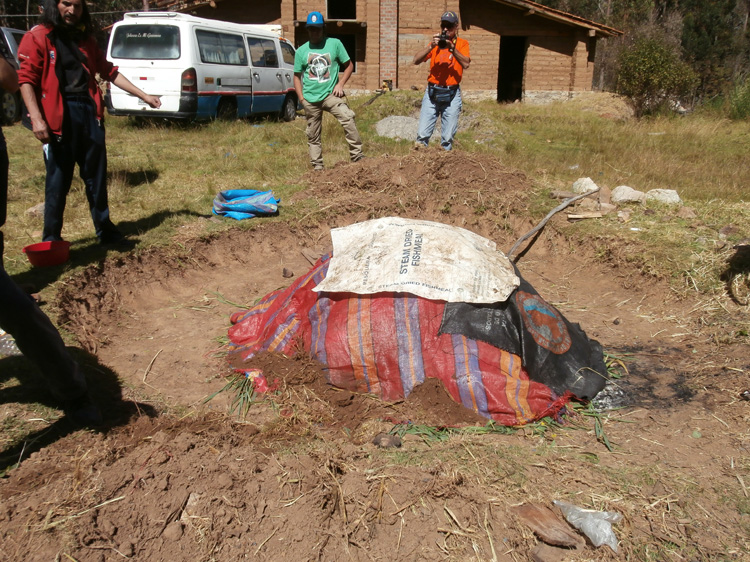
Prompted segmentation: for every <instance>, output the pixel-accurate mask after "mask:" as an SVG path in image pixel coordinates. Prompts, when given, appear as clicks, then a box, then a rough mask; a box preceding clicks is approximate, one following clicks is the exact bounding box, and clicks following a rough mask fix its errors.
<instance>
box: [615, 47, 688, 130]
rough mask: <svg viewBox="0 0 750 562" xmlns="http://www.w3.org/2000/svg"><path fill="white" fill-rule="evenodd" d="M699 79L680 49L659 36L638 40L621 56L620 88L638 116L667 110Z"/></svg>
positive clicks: (620, 91)
mask: <svg viewBox="0 0 750 562" xmlns="http://www.w3.org/2000/svg"><path fill="white" fill-rule="evenodd" d="M696 82H697V77H696V75H695V72H693V70H692V69H691V68H690V66H689V65H688V64H687V63H685V62H684V61H682V60H681V59H680V56H679V53H678V52H677V49H676V48H675V47H672V46H670V45H669V44H668V43H667V42H665V41H662V40H660V39H658V38H653V37H646V38H641V39H638V40H637V41H636V42H635V43H634V44H633V46H632V47H630V48H627V49H624V50H623V51H622V54H621V55H620V60H619V72H618V76H617V91H618V93H620V94H622V95H624V96H627V97H628V98H629V99H630V102H631V103H632V105H633V109H634V111H635V114H636V116H637V117H641V116H643V115H645V114H647V113H655V112H657V111H659V110H662V109H664V108H665V107H666V106H668V104H669V102H670V101H672V100H677V99H679V98H680V97H681V96H684V95H685V94H687V93H688V92H689V91H690V89H691V88H693V87H694V86H695V84H696Z"/></svg>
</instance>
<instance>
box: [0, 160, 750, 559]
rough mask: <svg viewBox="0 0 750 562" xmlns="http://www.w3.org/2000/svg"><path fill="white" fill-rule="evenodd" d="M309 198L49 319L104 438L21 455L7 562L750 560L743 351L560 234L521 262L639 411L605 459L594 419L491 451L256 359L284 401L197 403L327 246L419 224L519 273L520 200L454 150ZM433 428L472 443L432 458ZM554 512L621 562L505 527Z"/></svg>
mask: <svg viewBox="0 0 750 562" xmlns="http://www.w3.org/2000/svg"><path fill="white" fill-rule="evenodd" d="M304 179H305V180H306V181H307V183H308V188H307V189H306V190H305V191H304V192H302V193H300V194H298V196H297V197H295V198H294V199H293V200H292V201H289V202H285V205H286V206H287V207H291V208H293V209H298V210H299V212H298V216H300V217H301V218H300V219H298V220H294V221H289V220H286V221H282V220H279V219H255V220H256V224H255V225H254V228H250V229H235V230H232V231H231V232H230V233H228V234H224V235H221V236H217V237H213V238H206V237H202V236H201V231H202V227H201V225H200V224H198V225H195V226H192V227H188V228H185V229H184V230H185V232H183V233H180V235H179V236H178V237H177V239H175V241H174V244H173V245H171V246H170V247H168V248H157V249H149V250H145V251H140V252H138V253H135V254H132V255H127V256H125V257H121V258H119V259H116V260H109V261H107V262H105V263H103V264H101V265H97V266H91V267H89V268H88V269H87V270H86V271H85V272H83V273H82V274H79V275H77V276H76V277H74V278H71V279H69V280H68V281H67V282H66V283H65V284H64V286H63V287H62V289H61V291H60V292H59V295H58V297H59V299H58V300H59V302H58V305H59V307H60V316H59V318H60V321H61V322H63V323H64V324H65V325H66V327H67V328H68V329H69V330H71V331H72V332H73V333H74V334H75V336H76V337H77V339H78V342H79V349H78V350H77V352H76V353H77V356H78V357H79V358H80V360H81V362H82V363H83V364H84V365H86V367H87V369H88V371H89V373H88V374H89V379H90V381H91V385H92V388H94V389H95V392H96V394H97V399H98V400H99V401H100V403H101V404H102V407H103V409H104V411H105V414H106V415H107V420H108V421H107V425H106V426H105V427H104V428H103V429H101V430H98V431H87V430H77V431H76V430H74V429H73V428H70V427H68V426H66V425H65V423H66V422H65V420H58V421H56V422H54V423H53V424H51V425H49V426H48V425H44V424H42V426H41V427H40V429H39V431H38V432H37V434H36V435H37V437H38V438H37V441H36V442H31V440H30V441H29V443H28V449H27V450H21V451H15V453H16V454H17V456H18V457H21V458H22V459H23V460H22V462H21V463H20V465H19V466H18V467H17V468H15V469H13V470H12V471H10V473H9V476H8V477H7V478H5V479H3V480H1V481H0V498H1V501H0V555H1V557H2V558H3V559H5V560H25V561H32V560H77V561H81V562H84V561H104V560H106V561H110V560H112V561H114V560H122V559H133V560H148V561H158V560H165V561H172V562H180V561H188V560H190V561H195V560H206V561H208V560H222V561H233V560H243V559H258V560H469V559H476V560H502V561H505V560H508V561H510V560H516V561H520V560H532V559H535V560H547V561H552V560H619V559H623V560H625V559H627V560H671V559H674V560H696V561H697V560H749V559H750V540H749V539H748V536H749V534H750V500H748V492H749V490H748V487H749V486H750V433H749V432H748V422H750V402H747V401H744V400H742V398H741V392H742V391H744V390H747V389H748V387H749V386H750V384H749V383H748V379H747V372H748V370H750V358H748V356H747V349H746V347H743V346H740V345H718V344H717V343H715V338H713V337H708V336H707V335H706V333H704V332H703V324H702V314H703V309H702V303H700V302H698V301H695V302H690V301H687V300H678V299H677V297H676V296H675V294H674V293H673V292H672V291H671V290H670V289H669V287H668V286H667V284H666V283H661V282H658V281H654V280H652V279H646V278H643V277H640V276H639V275H638V274H637V273H636V272H633V271H631V270H629V269H628V268H627V266H626V265H625V264H621V263H617V260H616V259H610V262H609V263H606V264H605V263H602V262H601V261H599V260H597V259H595V257H594V256H593V255H592V254H593V253H592V252H591V251H588V250H587V246H586V244H585V243H582V242H581V241H580V240H571V239H569V238H567V237H566V236H564V235H563V234H562V231H563V230H564V229H565V225H564V220H565V219H564V217H562V216H556V217H555V218H554V219H553V220H552V221H551V223H550V224H549V225H548V226H547V227H546V228H545V230H544V231H543V233H542V234H541V235H540V236H538V237H537V238H536V239H535V240H534V241H533V243H532V244H531V246H530V248H529V249H528V250H524V251H523V252H522V253H521V256H520V259H519V260H518V262H517V263H518V266H519V268H520V270H521V272H522V274H523V275H524V276H525V277H526V278H527V279H528V280H529V281H530V282H531V283H532V284H533V285H534V287H535V288H536V289H537V290H538V291H539V293H540V294H542V295H543V296H544V297H545V298H546V299H547V300H548V301H550V302H552V303H553V304H555V305H556V306H557V307H558V308H559V309H560V310H561V311H562V312H563V314H565V315H566V316H567V317H568V318H569V319H570V320H572V321H574V322H579V323H580V324H581V326H582V327H583V328H584V330H586V332H587V333H588V335H589V336H590V337H592V338H595V339H598V340H599V341H600V342H601V343H602V344H603V346H604V348H605V349H606V350H607V351H608V352H610V353H612V354H614V355H617V356H619V357H622V358H624V359H625V363H626V365H627V369H628V373H627V374H626V375H625V376H624V377H623V378H622V379H620V380H619V381H618V388H619V390H620V392H621V393H622V395H624V396H625V397H626V401H627V406H626V407H625V408H624V409H622V410H620V411H618V412H617V413H616V414H614V415H613V416H612V417H613V418H614V419H613V420H610V421H606V420H605V425H604V431H605V434H606V439H607V440H608V441H609V442H610V443H611V445H612V447H613V451H612V452H609V451H608V450H607V448H606V447H605V446H604V445H603V444H602V442H601V440H598V439H597V435H596V432H595V427H594V421H593V418H589V417H585V416H582V415H577V414H574V413H573V412H571V413H570V415H568V416H566V418H565V419H564V421H563V423H564V427H562V428H559V427H552V428H550V429H548V430H547V431H544V432H540V431H538V430H540V429H542V428H541V427H538V426H537V427H535V428H526V429H522V430H518V431H514V432H511V433H508V434H501V433H483V432H481V431H478V430H476V429H477V428H481V427H482V426H483V425H484V423H485V420H484V419H482V418H479V417H478V416H476V415H475V414H474V413H473V412H471V411H469V410H466V409H464V408H462V407H461V406H459V405H457V404H455V403H453V402H452V401H451V400H450V398H449V397H448V396H447V394H446V393H445V391H444V390H443V389H442V387H440V386H439V384H437V385H436V384H435V381H434V379H430V381H431V382H430V384H425V385H423V387H420V388H419V389H418V390H417V391H415V392H414V393H413V394H412V395H411V396H410V397H409V398H408V399H407V400H405V401H404V402H401V403H397V404H384V403H382V402H380V401H378V400H375V399H373V398H372V397H368V396H363V395H356V394H352V393H350V392H346V391H342V390H338V389H334V388H331V387H329V386H327V385H326V384H325V381H324V379H323V374H322V372H321V371H320V368H319V366H318V365H316V364H315V363H314V362H313V361H311V360H310V359H308V358H305V357H303V356H299V357H296V358H286V357H282V356H276V355H269V356H263V357H258V358H257V360H256V361H257V362H256V363H254V366H257V368H260V369H263V370H264V372H265V373H266V376H267V378H268V379H269V381H271V380H275V381H276V382H277V384H278V393H277V394H276V395H275V396H276V397H275V398H274V402H273V405H272V406H269V405H268V403H260V404H255V405H253V406H252V407H251V408H250V410H249V413H248V415H247V416H246V417H241V416H240V417H238V416H236V415H228V413H227V410H228V406H229V399H230V398H231V397H230V396H229V395H228V394H227V393H220V394H219V395H218V396H217V397H216V398H214V399H213V400H211V401H209V402H207V403H206V402H205V398H206V397H207V396H209V395H211V394H212V393H214V392H216V391H217V390H219V389H220V388H221V387H222V386H223V385H224V384H225V377H226V376H227V375H229V374H230V373H231V368H230V366H229V365H227V364H226V361H225V359H224V358H223V355H222V346H223V344H224V342H225V341H226V332H227V329H228V328H229V320H228V319H229V316H230V314H231V313H233V312H235V311H237V310H238V309H239V308H241V307H242V306H247V305H250V304H252V303H253V302H255V301H256V300H257V299H258V298H260V297H262V296H263V295H265V294H266V293H268V292H270V291H272V290H274V289H277V288H280V287H285V286H287V285H288V284H289V283H290V282H291V280H292V279H293V278H294V277H296V276H298V275H301V274H303V273H304V272H306V271H307V270H308V269H309V267H310V266H311V263H312V262H314V261H315V259H316V258H317V257H318V256H320V255H321V254H322V253H324V252H325V251H327V249H328V247H329V244H330V238H329V236H328V233H329V231H330V229H331V228H334V227H338V226H343V225H347V224H352V223H354V222H357V221H362V220H367V219H370V218H375V217H381V216H394V215H395V216H403V217H414V218H420V219H425V220H435V221H440V222H444V223H448V224H454V225H458V226H461V227H464V228H467V229H470V230H472V231H474V232H477V233H478V234H481V235H483V236H485V237H487V238H490V239H492V240H494V241H495V242H497V244H498V247H499V248H500V249H503V250H506V251H507V250H508V249H510V247H511V246H512V245H513V243H514V242H515V241H516V240H517V239H518V238H519V237H520V236H521V235H523V234H524V233H526V232H527V231H528V230H530V228H531V227H532V226H533V222H532V221H531V220H530V218H529V213H528V201H529V195H530V193H531V189H532V184H531V182H530V181H529V179H528V178H527V177H525V176H524V175H523V174H520V173H517V172H514V171H512V170H507V169H505V168H503V166H502V164H501V163H500V162H498V161H497V160H494V159H492V158H489V157H483V156H479V155H470V154H466V153H462V152H460V151H454V152H451V153H443V152H442V151H438V150H424V151H419V152H414V153H411V154H410V155H408V156H406V157H401V158H398V157H388V156H386V157H382V158H371V159H367V160H364V161H362V162H359V163H357V164H353V165H343V164H342V165H339V166H337V167H334V168H332V169H330V170H327V171H325V172H319V173H312V172H311V173H310V174H309V175H308V176H306V177H305V178H304ZM556 204H557V203H556V202H553V201H551V203H550V208H551V207H553V206H554V205H556ZM284 214H285V213H284V211H283V210H282V217H283V215H284ZM205 220H212V219H209V218H206V219H205ZM610 255H611V256H616V255H617V252H616V248H612V252H611V253H610ZM74 259H75V258H74ZM722 306H724V307H725V308H727V311H728V312H731V313H732V314H747V311H746V310H744V309H741V308H739V307H737V306H735V305H733V304H732V303H731V301H726V302H723V303H722ZM715 331H716V328H715V327H712V328H711V332H710V333H711V334H712V335H713V334H715ZM397 423H410V424H411V427H412V428H413V429H414V430H413V431H412V432H409V433H407V434H406V435H404V436H403V442H402V444H401V446H400V447H396V448H381V447H379V446H377V445H375V444H373V442H372V441H373V438H375V437H376V435H378V434H380V433H382V432H388V431H389V430H391V429H392V428H393V427H394V425H395V424H397ZM425 426H430V427H441V428H457V427H464V428H466V427H469V428H471V427H474V428H475V431H469V430H464V431H462V432H456V433H453V434H452V435H450V436H449V438H444V439H430V438H428V437H429V436H428V435H426V434H425V433H424V431H427V430H425V429H424V428H425ZM420 431H423V433H421V434H420V433H419V432H420ZM30 451H32V454H30V455H29V452H30ZM6 453H8V452H7V451H6ZM4 455H5V456H7V454H5V453H4ZM553 499H567V500H568V501H571V502H572V503H576V504H578V505H581V506H594V507H596V508H597V509H602V510H604V509H606V510H611V511H617V512H619V513H622V514H623V516H624V520H623V521H622V522H621V523H619V524H617V525H616V526H615V531H616V534H617V536H618V538H619V540H620V548H619V552H618V553H617V554H615V553H613V552H612V551H611V550H609V548H608V547H601V548H599V549H596V548H595V547H593V546H592V545H591V544H590V543H588V544H586V545H585V546H582V547H580V548H578V549H553V550H550V549H545V548H543V545H542V541H541V540H540V539H539V537H538V536H537V535H535V534H534V533H533V532H532V531H531V529H530V527H529V526H528V525H526V524H525V523H524V522H523V520H522V519H521V518H520V517H519V516H518V514H517V512H516V511H515V510H514V509H513V508H514V506H518V505H520V504H523V503H535V504H539V505H545V506H548V507H551V506H552V504H551V502H552V500H553Z"/></svg>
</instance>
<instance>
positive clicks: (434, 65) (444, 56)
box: [427, 37, 470, 86]
mask: <svg viewBox="0 0 750 562" xmlns="http://www.w3.org/2000/svg"><path fill="white" fill-rule="evenodd" d="M455 49H456V50H457V51H458V52H459V53H461V54H462V55H463V56H465V57H467V58H468V57H469V56H470V55H469V42H468V41H467V40H466V39H461V38H460V37H457V38H456V47H455ZM427 58H428V59H430V76H429V78H427V81H428V82H430V83H431V84H436V85H438V86H456V85H458V84H459V83H460V82H461V77H462V76H463V73H464V67H463V66H461V65H460V64H459V63H458V61H457V60H456V58H455V57H454V56H453V53H451V52H450V51H449V50H448V49H440V48H438V47H437V46H435V47H433V48H432V50H431V51H430V54H429V55H427Z"/></svg>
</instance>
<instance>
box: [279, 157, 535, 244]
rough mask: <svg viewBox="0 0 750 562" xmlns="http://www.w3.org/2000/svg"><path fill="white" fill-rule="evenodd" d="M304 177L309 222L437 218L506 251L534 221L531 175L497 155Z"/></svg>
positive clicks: (389, 160)
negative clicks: (508, 165)
mask: <svg viewBox="0 0 750 562" xmlns="http://www.w3.org/2000/svg"><path fill="white" fill-rule="evenodd" d="M305 179H306V180H307V182H308V184H309V186H310V187H309V188H308V189H306V190H305V191H304V192H302V193H299V194H298V195H297V196H296V197H295V198H294V199H293V203H299V202H302V201H304V200H306V199H312V200H313V201H314V202H315V203H316V204H317V205H318V207H319V208H318V209H314V210H313V211H312V212H311V213H309V214H308V215H307V216H306V217H304V218H305V219H306V220H309V221H310V223H311V224H319V223H320V222H325V225H326V226H328V227H334V226H345V225H348V224H352V223H354V222H360V221H363V220H368V219H372V218H377V217H384V216H399V217H406V218H415V219H421V220H432V221H437V222H442V223H445V224H451V225H454V226H460V227H462V228H467V229H469V230H471V231H473V232H476V233H477V234H480V235H482V236H485V237H487V238H490V239H492V240H495V241H496V242H498V244H499V245H500V247H501V248H502V247H503V243H504V242H505V241H507V240H509V239H514V237H515V236H516V233H517V232H518V231H520V230H523V229H524V228H525V227H526V225H527V224H528V221H527V220H523V218H524V217H525V216H526V215H527V213H526V205H527V201H528V195H529V192H530V190H531V182H530V181H529V179H528V178H527V177H526V176H525V175H524V174H522V173H520V172H517V171H513V170H509V169H507V168H505V167H504V166H503V165H502V163H501V162H500V161H498V160H494V159H492V158H488V157H486V156H480V155H475V154H468V153H465V152H461V151H457V150H456V151H451V152H447V153H446V152H445V151H444V150H442V149H439V148H428V149H422V150H415V151H413V152H412V153H410V154H409V155H407V156H404V157H386V158H370V159H365V160H363V161H361V162H359V163H357V165H356V166H350V165H346V164H343V165H342V164H340V165H338V166H336V167H334V168H332V169H329V170H325V171H322V172H310V173H309V174H308V175H307V176H306V177H305ZM511 243H512V242H511Z"/></svg>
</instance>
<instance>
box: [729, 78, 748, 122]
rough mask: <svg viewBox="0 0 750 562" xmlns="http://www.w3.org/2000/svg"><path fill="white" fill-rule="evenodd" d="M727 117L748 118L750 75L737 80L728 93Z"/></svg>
mask: <svg viewBox="0 0 750 562" xmlns="http://www.w3.org/2000/svg"><path fill="white" fill-rule="evenodd" d="M729 117H730V118H732V119H748V118H750V76H746V77H745V79H744V80H737V82H735V85H734V89H733V90H732V92H731V94H730V95H729Z"/></svg>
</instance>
